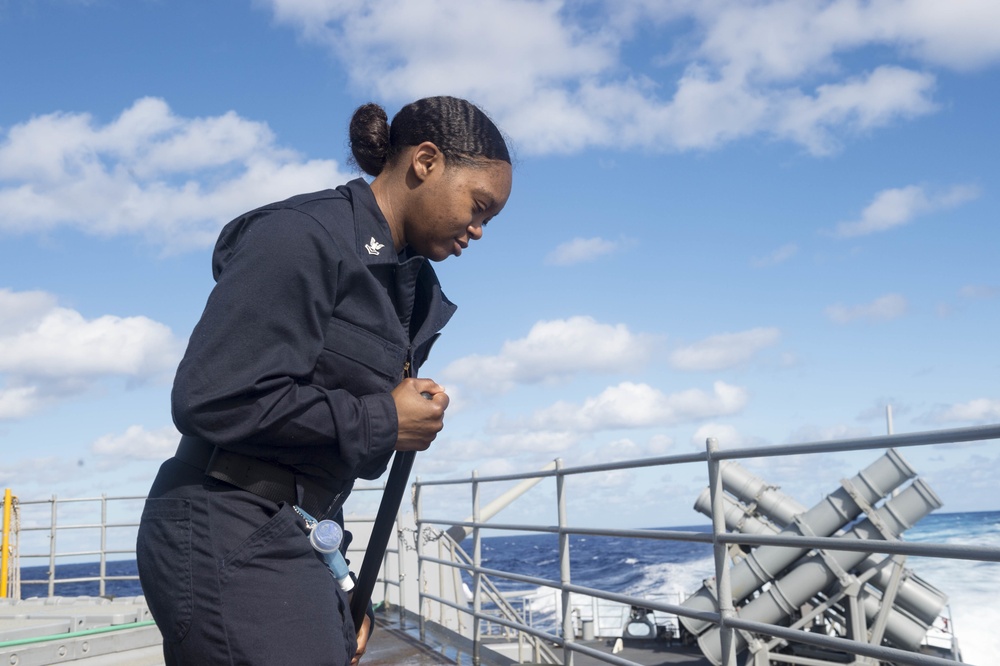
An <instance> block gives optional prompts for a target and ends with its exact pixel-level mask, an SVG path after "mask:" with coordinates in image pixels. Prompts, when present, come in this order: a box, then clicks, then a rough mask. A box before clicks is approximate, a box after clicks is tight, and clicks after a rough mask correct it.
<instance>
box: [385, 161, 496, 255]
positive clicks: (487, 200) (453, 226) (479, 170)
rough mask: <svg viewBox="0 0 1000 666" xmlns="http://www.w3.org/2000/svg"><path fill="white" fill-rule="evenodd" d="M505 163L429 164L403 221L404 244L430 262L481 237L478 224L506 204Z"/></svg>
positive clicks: (488, 218) (454, 253)
mask: <svg viewBox="0 0 1000 666" xmlns="http://www.w3.org/2000/svg"><path fill="white" fill-rule="evenodd" d="M510 188H511V166H510V164H508V163H507V162H504V161H502V160H484V161H483V162H482V164H481V165H480V164H477V165H474V166H470V165H467V164H462V163H458V162H455V163H452V164H450V165H449V164H447V163H446V164H444V165H443V168H439V169H436V170H435V169H432V170H431V171H430V172H429V173H428V174H427V177H426V178H425V179H424V180H423V182H422V183H421V184H420V186H419V187H418V188H416V190H414V195H415V202H414V203H415V205H414V206H413V207H412V208H411V209H410V214H409V215H408V219H407V223H406V231H405V233H406V244H407V245H409V246H410V248H412V249H413V250H414V251H416V252H417V253H418V254H420V255H423V256H425V257H427V258H428V259H430V260H432V261H442V260H444V259H447V258H448V257H450V256H452V255H455V256H456V257H457V256H458V255H460V254H462V250H464V249H465V248H466V247H468V246H469V243H471V242H472V241H474V240H479V239H480V238H482V237H483V227H484V226H485V225H486V223H487V222H489V220H490V219H491V218H492V217H494V216H495V215H496V214H497V213H499V212H500V210H501V209H502V208H503V207H504V205H505V204H506V203H507V198H508V197H509V196H510Z"/></svg>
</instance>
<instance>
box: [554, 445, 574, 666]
mask: <svg viewBox="0 0 1000 666" xmlns="http://www.w3.org/2000/svg"><path fill="white" fill-rule="evenodd" d="M562 467H563V463H562V458H557V459H556V498H557V502H558V511H559V583H560V587H561V590H560V591H561V592H562V613H563V617H562V626H563V642H564V645H563V664H565V665H566V666H573V650H572V649H570V648H569V647H568V646H567V644H568V643H572V642H573V639H574V638H575V637H574V635H573V613H572V612H571V611H570V607H569V603H570V600H569V596H570V593H569V590H567V589H566V586H567V585H569V584H570V563H569V533H568V532H566V528H567V525H568V522H567V520H566V475H565V474H563V473H562Z"/></svg>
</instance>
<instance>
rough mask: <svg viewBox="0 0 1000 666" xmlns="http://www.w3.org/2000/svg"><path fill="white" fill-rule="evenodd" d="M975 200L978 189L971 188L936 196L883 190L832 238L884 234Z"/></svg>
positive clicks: (919, 190)
mask: <svg viewBox="0 0 1000 666" xmlns="http://www.w3.org/2000/svg"><path fill="white" fill-rule="evenodd" d="M978 196H979V189H978V188H976V187H974V186H972V185H955V186H954V187H951V188H950V189H948V190H947V191H945V192H942V193H939V194H928V192H927V191H926V190H925V189H924V188H923V187H920V186H917V185H910V186H908V187H901V188H893V189H888V190H882V191H881V192H879V193H878V194H877V195H875V199H874V200H873V201H872V202H871V203H870V204H869V205H868V206H867V207H866V208H865V209H864V210H863V211H862V212H861V218H860V219H858V220H852V221H849V222H841V223H839V224H838V225H837V228H836V231H835V234H836V235H837V236H840V237H841V238H849V237H853V236H866V235H868V234H872V233H876V232H879V231H886V230H888V229H892V228H894V227H899V226H902V225H904V224H909V223H910V222H912V221H913V219H914V218H916V217H919V216H921V215H926V214H928V213H932V212H934V211H937V210H946V209H949V208H955V207H956V206H960V205H962V204H963V203H966V202H967V201H971V200H973V199H975V198H977V197H978Z"/></svg>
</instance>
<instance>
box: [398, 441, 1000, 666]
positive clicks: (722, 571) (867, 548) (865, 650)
mask: <svg viewBox="0 0 1000 666" xmlns="http://www.w3.org/2000/svg"><path fill="white" fill-rule="evenodd" d="M992 439H1000V424H994V425H987V426H975V427H970V428H954V429H947V430H936V431H926V432H917V433H908V434H891V435H882V436H875V437H864V438H854V439H845V440H838V441H823V442H807V443H798V444H790V445H782V446H769V447H748V448H740V449H733V450H721V449H719V448H718V443H717V442H716V441H715V440H714V439H709V440H708V441H707V442H706V450H705V451H704V452H701V453H694V454H682V455H671V456H661V457H657V458H646V459H642V460H632V461H617V462H614V463H603V464H594V465H585V466H579V467H562V465H561V462H560V461H557V465H556V469H554V470H553V469H550V470H542V471H536V472H524V473H514V474H500V475H494V476H479V475H478V474H477V473H476V472H473V473H472V476H471V478H461V479H437V480H420V479H417V481H416V483H415V484H414V496H415V497H417V498H419V497H421V495H422V493H423V491H424V490H425V489H426V488H428V487H432V486H471V487H472V488H473V496H474V500H473V515H475V508H476V503H477V501H478V500H477V499H475V498H476V497H477V496H478V487H479V486H481V485H482V484H484V483H497V482H505V481H519V480H525V479H540V478H554V479H556V482H557V493H556V494H557V498H556V502H557V503H558V504H559V507H558V513H559V515H560V524H559V525H558V526H552V525H537V524H534V525H532V524H520V523H498V522H492V521H490V522H486V521H478V520H475V519H473V520H468V519H466V520H456V519H453V518H445V517H440V516H433V517H430V516H425V515H424V514H423V511H422V509H421V503H420V502H415V504H414V514H415V516H414V518H415V521H416V524H417V526H418V529H423V526H426V525H436V526H452V527H463V528H471V529H472V530H473V531H474V534H477V536H478V532H479V531H480V530H481V529H490V530H497V531H499V530H504V531H515V532H519V533H525V532H527V533H549V534H556V535H558V536H559V538H560V548H559V551H560V552H559V563H560V570H561V571H562V573H561V575H560V578H561V580H558V581H556V580H550V579H545V578H540V577H536V576H528V575H524V574H517V573H513V572H507V571H501V570H497V569H493V568H489V567H483V566H481V565H478V566H477V565H476V564H474V563H469V562H451V561H448V560H445V559H442V558H435V557H431V556H428V555H425V554H423V553H421V552H419V551H418V567H422V566H423V565H424V564H425V563H433V564H435V565H439V566H446V567H453V568H456V569H460V570H462V571H464V572H466V573H468V574H470V575H472V576H473V577H477V576H484V577H489V578H494V579H499V578H502V579H506V580H511V581H517V582H522V583H526V584H529V585H535V586H538V587H551V588H554V589H556V590H558V591H559V593H561V594H562V595H563V601H564V603H563V604H562V621H561V623H560V627H561V630H562V636H560V637H556V636H552V635H550V634H548V633H546V632H544V631H540V630H538V629H535V628H532V627H528V626H525V625H523V624H521V623H518V622H511V621H510V620H506V621H505V620H503V619H502V618H501V619H497V620H496V621H497V623H499V624H502V625H506V626H510V627H512V628H514V629H516V630H518V631H523V632H525V633H527V634H530V635H533V636H535V637H537V638H539V639H542V640H547V641H551V642H553V643H554V644H556V645H559V646H562V647H563V648H564V650H565V652H564V661H563V663H564V664H567V665H572V663H573V653H574V652H580V653H582V654H588V655H590V656H593V657H595V658H597V659H599V660H602V661H605V662H607V663H613V664H630V663H631V662H628V661H626V660H622V659H621V658H619V657H614V656H612V655H607V654H603V653H601V652H599V651H593V650H591V649H589V648H587V647H586V646H583V645H578V644H577V643H576V639H575V637H574V636H573V635H572V623H571V621H570V613H571V609H570V608H569V604H568V603H566V601H567V600H568V595H569V593H570V592H573V593H576V594H584V595H588V596H593V597H597V598H600V599H606V600H609V601H615V602H618V603H623V604H630V605H633V606H638V607H642V608H649V609H652V610H658V611H663V612H667V613H671V614H675V615H677V616H687V617H694V618H697V619H700V620H704V621H707V622H710V623H711V624H713V625H715V627H717V629H718V630H719V631H720V639H721V641H722V653H721V663H722V665H723V666H735V664H736V654H735V651H734V647H733V646H734V644H735V639H734V636H735V633H734V632H736V631H752V632H754V633H758V634H762V635H770V636H774V637H777V638H781V639H784V640H785V641H793V642H799V643H812V644H814V645H819V646H821V647H825V648H832V649H836V650H839V651H843V652H848V653H852V654H855V655H858V656H862V657H871V658H876V659H879V658H881V659H891V660H893V663H896V664H907V665H913V666H929V665H932V664H934V665H938V664H948V663H951V664H954V663H955V662H953V661H952V662H949V661H947V660H943V659H940V658H937V657H933V656H929V655H923V654H918V653H915V652H909V651H906V650H902V649H898V648H892V647H886V646H880V645H870V644H868V643H864V642H861V641H858V640H854V639H852V638H840V637H830V636H820V637H819V639H814V638H813V636H814V635H813V634H808V632H801V631H795V630H792V629H789V628H787V627H782V626H780V625H774V624H766V623H760V622H752V621H749V620H746V619H740V618H738V617H737V616H736V613H735V610H734V608H733V602H732V601H731V593H730V592H729V589H728V585H729V568H728V565H727V559H728V554H729V548H730V547H731V546H733V545H735V544H745V545H752V546H765V545H780V546H786V547H789V548H793V547H794V548H798V549H806V550H808V549H821V552H825V551H855V552H872V553H886V554H889V555H918V556H925V557H946V558H953V559H966V560H974V561H985V562H1000V548H998V547H992V546H964V545H951V544H931V543H910V542H903V541H900V540H880V539H867V538H851V539H842V538H838V537H833V536H831V537H826V536H801V535H796V536H790V535H787V534H781V535H772V534H767V535H765V534H745V533H730V532H727V531H726V527H725V519H724V511H723V503H722V501H721V495H722V485H721V478H720V474H719V464H720V462H721V461H724V460H733V459H741V458H770V457H776V456H786V455H801V454H819V453H837V452H844V451H863V450H875V449H886V448H898V447H911V446H927V445H939V444H955V443H961V442H972V441H984V440H992ZM692 462H697V463H707V466H708V474H707V479H708V482H709V483H708V485H709V489H710V494H711V496H712V519H713V524H712V531H711V533H703V532H684V531H677V530H653V529H597V528H590V527H580V526H571V525H567V524H565V522H564V513H563V507H564V506H565V505H564V504H563V503H564V501H565V498H564V497H563V495H562V486H563V484H562V480H563V479H565V478H566V477H567V476H569V475H579V474H592V473H601V472H608V471H615V470H631V469H637V468H642V467H655V466H666V465H677V464H687V463H692ZM716 496H718V497H719V500H720V501H716ZM869 509H870V507H869ZM569 535H589V536H602V537H628V538H640V539H654V540H669V541H689V542H701V543H709V544H712V545H713V548H714V551H715V554H716V558H715V564H716V571H715V580H716V587H717V590H718V597H719V598H721V599H723V603H722V604H721V608H720V607H719V604H718V603H717V608H716V612H715V613H708V612H704V611H698V610H694V609H691V608H686V607H684V606H680V605H675V604H666V603H660V602H654V601H650V600H647V599H643V598H640V597H635V596H629V595H621V594H616V593H610V592H607V591H602V590H596V589H593V588H589V587H585V586H581V585H577V584H574V583H572V582H571V576H570V573H571V571H570V562H569V557H568V549H567V548H566V543H567V542H566V539H567V538H568V536H569ZM727 597H728V599H729V601H726V599H727ZM425 600H433V601H437V602H439V603H442V604H445V605H448V606H450V607H453V608H455V609H456V610H457V611H458V612H460V613H465V614H468V615H471V616H472V617H474V618H481V617H484V616H483V615H482V614H481V613H479V612H477V611H476V610H471V611H470V609H469V608H468V607H463V606H462V605H461V604H454V603H449V602H446V601H445V600H443V599H441V598H439V597H436V596H433V595H430V594H424V593H422V594H421V595H420V604H421V607H423V603H424V601H425ZM804 634H808V635H805V636H804ZM474 640H475V641H479V640H480V637H479V636H478V635H475V636H474ZM803 663H805V662H803Z"/></svg>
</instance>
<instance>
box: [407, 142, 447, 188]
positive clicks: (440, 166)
mask: <svg viewBox="0 0 1000 666" xmlns="http://www.w3.org/2000/svg"><path fill="white" fill-rule="evenodd" d="M410 168H411V169H413V175H415V176H416V177H417V178H418V179H420V180H422V181H423V180H427V179H428V178H431V177H432V176H437V175H440V173H441V172H442V171H444V153H442V152H441V149H440V148H438V147H437V146H436V145H435V144H434V143H432V142H430V141H424V142H423V143H421V144H420V145H418V146H417V147H416V148H414V150H413V153H412V154H411V155H410Z"/></svg>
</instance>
